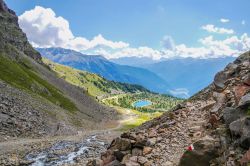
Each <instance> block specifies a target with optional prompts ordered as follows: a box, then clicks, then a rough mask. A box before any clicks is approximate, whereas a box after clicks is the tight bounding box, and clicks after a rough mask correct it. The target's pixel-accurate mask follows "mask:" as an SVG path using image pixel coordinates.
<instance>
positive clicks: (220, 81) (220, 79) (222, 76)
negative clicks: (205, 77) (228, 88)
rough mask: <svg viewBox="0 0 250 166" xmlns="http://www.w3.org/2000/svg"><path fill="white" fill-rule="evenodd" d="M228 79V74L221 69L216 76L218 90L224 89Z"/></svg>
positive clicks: (215, 83) (215, 81) (215, 82)
mask: <svg viewBox="0 0 250 166" xmlns="http://www.w3.org/2000/svg"><path fill="white" fill-rule="evenodd" d="M226 80H227V75H226V73H225V72H223V71H221V72H219V73H217V74H216V75H215V77H214V82H213V83H214V85H215V88H216V90H223V89H224V88H225V82H226Z"/></svg>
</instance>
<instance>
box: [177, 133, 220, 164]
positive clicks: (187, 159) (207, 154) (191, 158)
mask: <svg viewBox="0 0 250 166" xmlns="http://www.w3.org/2000/svg"><path fill="white" fill-rule="evenodd" d="M193 146H194V150H193V151H186V152H185V153H184V155H183V156H182V158H181V160H180V163H179V165H180V166H187V165H192V166H210V161H211V160H213V159H215V158H216V157H218V156H219V154H218V150H217V148H216V146H215V140H214V139H213V138H211V137H204V138H203V139H201V140H199V141H197V142H196V143H194V144H193Z"/></svg>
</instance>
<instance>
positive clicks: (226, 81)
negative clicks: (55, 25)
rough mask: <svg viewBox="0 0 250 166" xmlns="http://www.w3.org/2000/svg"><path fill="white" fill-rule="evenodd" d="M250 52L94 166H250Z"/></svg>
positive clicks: (117, 141) (121, 140) (120, 139)
mask: <svg viewBox="0 0 250 166" xmlns="http://www.w3.org/2000/svg"><path fill="white" fill-rule="evenodd" d="M249 116H250V52H246V53H244V54H242V55H241V56H239V57H238V58H237V59H236V60H235V61H234V62H233V63H230V64H228V65H227V67H226V68H225V69H224V70H223V71H221V72H219V73H217V74H216V76H215V78H214V82H213V83H212V84H210V85H209V86H208V87H207V88H205V89H203V90H202V91H200V92H199V93H197V94H196V95H194V96H193V97H191V98H190V99H188V100H186V101H184V102H183V103H181V104H179V105H178V106H176V107H175V108H173V109H172V110H170V111H169V112H167V113H165V114H163V115H162V116H160V117H158V118H155V119H153V120H151V121H148V122H146V123H144V124H142V125H141V126H139V127H137V128H135V129H132V130H130V131H129V132H125V133H123V134H122V135H121V136H120V137H117V138H115V139H114V140H113V141H112V143H111V144H110V146H109V147H108V149H107V151H106V152H105V153H103V154H102V155H101V158H100V159H95V160H93V161H90V162H89V163H88V165H89V166H94V165H95V166H96V165H98V166H175V165H180V166H187V165H192V166H210V165H212V166H215V165H226V166H235V165H236V166H237V165H247V163H250V156H249V154H250V153H249V152H250V149H249V148H250V117H249Z"/></svg>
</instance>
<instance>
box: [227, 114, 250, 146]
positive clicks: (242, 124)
mask: <svg viewBox="0 0 250 166" xmlns="http://www.w3.org/2000/svg"><path fill="white" fill-rule="evenodd" d="M229 128H230V131H231V134H232V136H234V137H235V138H236V139H237V140H238V141H239V143H240V146H241V147H243V148H246V149H248V148H249V147H250V116H248V117H244V118H241V119H239V120H236V121H234V122H232V123H231V124H230V125H229Z"/></svg>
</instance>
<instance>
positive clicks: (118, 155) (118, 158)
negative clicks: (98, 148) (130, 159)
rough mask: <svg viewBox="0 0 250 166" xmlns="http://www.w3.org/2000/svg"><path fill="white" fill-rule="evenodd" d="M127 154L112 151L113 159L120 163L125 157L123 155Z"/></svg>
mask: <svg viewBox="0 0 250 166" xmlns="http://www.w3.org/2000/svg"><path fill="white" fill-rule="evenodd" d="M127 154H128V152H123V151H122V152H121V151H117V150H116V151H114V156H115V158H116V159H117V160H118V161H120V162H121V161H122V159H123V157H124V156H125V155H127Z"/></svg>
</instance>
